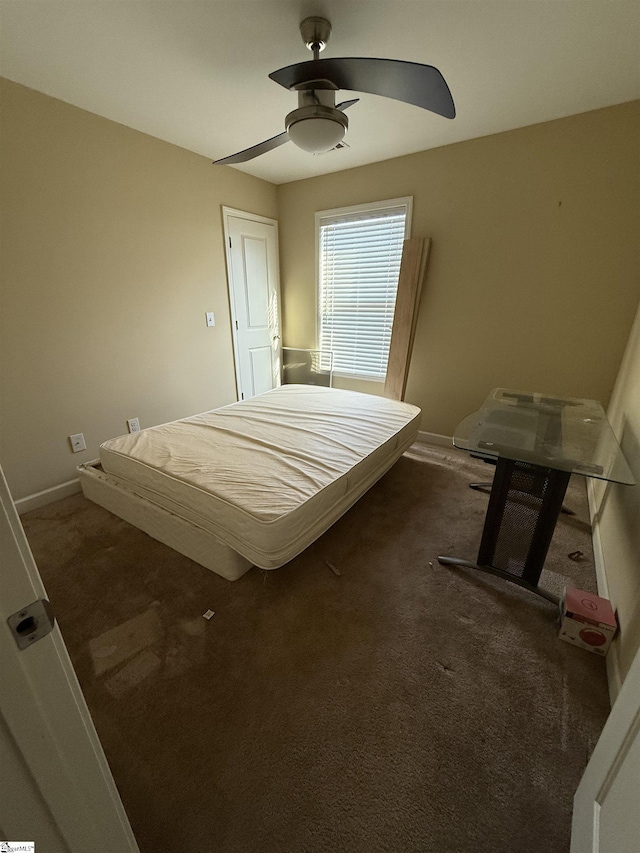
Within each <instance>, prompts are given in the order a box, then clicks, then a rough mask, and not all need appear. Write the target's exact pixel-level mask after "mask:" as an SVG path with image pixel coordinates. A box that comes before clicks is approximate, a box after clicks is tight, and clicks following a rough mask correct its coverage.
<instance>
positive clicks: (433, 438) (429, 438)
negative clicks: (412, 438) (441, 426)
mask: <svg viewBox="0 0 640 853" xmlns="http://www.w3.org/2000/svg"><path fill="white" fill-rule="evenodd" d="M417 440H418V442H419V443H420V444H433V445H435V446H436V447H453V439H452V438H451V436H450V435H438V433H437V432H424V431H423V430H419V431H418V439H417Z"/></svg>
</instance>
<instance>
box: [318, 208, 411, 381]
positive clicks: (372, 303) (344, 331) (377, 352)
mask: <svg viewBox="0 0 640 853" xmlns="http://www.w3.org/2000/svg"><path fill="white" fill-rule="evenodd" d="M407 208H408V205H407V204H406V203H403V204H400V205H395V206H393V207H389V208H381V209H375V210H364V211H363V210H358V212H355V213H352V214H348V213H346V212H342V215H341V214H340V212H339V211H331V214H333V215H327V216H325V215H323V214H320V215H319V218H318V224H319V235H318V237H319V267H320V268H319V308H320V311H319V327H320V328H319V332H320V334H319V337H320V349H321V350H331V351H332V352H333V369H334V372H335V373H339V374H342V375H347V376H354V377H364V378H371V379H384V377H385V374H386V370H387V361H388V358H389V344H390V341H391V327H392V325H393V314H394V310H395V302H396V292H397V290H398V275H399V272H400V261H401V258H402V245H403V240H404V238H405V228H406V219H407Z"/></svg>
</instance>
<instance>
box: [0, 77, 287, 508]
mask: <svg viewBox="0 0 640 853" xmlns="http://www.w3.org/2000/svg"><path fill="white" fill-rule="evenodd" d="M0 95H1V103H2V107H1V109H2V113H1V120H2V133H1V150H0V155H1V174H0V180H1V183H0V192H1V203H2V221H1V232H2V244H1V246H0V250H1V255H0V259H1V275H2V326H1V346H2V350H1V361H0V368H1V371H2V389H1V390H2V398H1V401H0V402H1V405H2V444H1V448H0V460H1V461H2V465H3V467H4V469H5V473H6V475H7V479H8V481H9V485H10V488H11V490H12V493H13V496H14V498H15V499H18V498H20V497H23V496H25V495H29V494H33V493H34V492H37V491H40V490H42V489H46V488H49V487H52V486H55V485H58V484H60V483H62V482H64V481H67V480H70V479H72V478H74V477H75V476H76V474H75V466H76V465H77V464H78V463H79V462H81V461H84V460H87V459H92V458H95V457H96V456H97V453H98V444H99V443H100V442H101V441H103V440H105V439H107V438H109V437H112V436H114V435H118V434H120V433H123V432H126V429H127V426H126V420H127V418H131V417H139V418H140V422H141V424H142V426H150V425H152V424H156V423H162V422H164V421H168V420H173V419H174V418H178V417H184V416H187V415H190V414H193V413H196V412H201V411H204V410H206V409H210V408H213V407H215V406H219V405H223V404H225V403H229V402H231V401H233V400H234V399H235V380H234V371H233V354H232V344H231V332H230V321H229V307H228V297H227V285H226V272H225V256H224V249H223V237H222V217H221V210H220V208H221V205H229V206H232V207H236V208H240V209H243V210H247V211H251V212H253V213H258V214H262V215H264V216H270V217H275V216H276V214H277V207H276V189H275V187H274V186H273V185H272V184H269V183H268V182H266V181H260V180H258V179H256V178H253V177H250V176H248V175H244V174H242V173H241V172H238V171H237V170H234V169H229V168H220V167H219V168H216V167H214V166H212V165H211V163H210V161H209V160H207V159H206V158H204V157H200V156H198V155H196V154H192V153H189V152H187V151H185V150H183V149H180V148H177V147H175V146H172V145H169V144H167V143H165V142H161V141H159V140H157V139H154V138H152V137H150V136H146V135H144V134H142V133H138V132H136V131H133V130H131V129H129V128H126V127H123V126H122V125H118V124H115V123H114V122H111V121H108V120H106V119H103V118H99V117H98V116H95V115H92V114H91V113H88V112H85V111H83V110H79V109H76V108H75V107H71V106H69V105H67V104H64V103H62V102H61V101H58V100H54V99H52V98H49V97H47V96H45V95H42V94H39V93H37V92H34V91H31V90H29V89H26V88H24V87H22V86H18V85H16V84H14V83H10V82H8V81H2V82H1V91H0ZM205 311H214V312H215V316H216V326H215V327H214V328H207V327H206V325H205V318H204V313H205ZM77 432H83V433H84V435H85V437H86V440H87V448H88V449H87V451H86V452H84V453H77V454H73V453H72V452H71V450H70V447H69V443H68V438H67V437H68V436H69V435H70V434H72V433H77Z"/></svg>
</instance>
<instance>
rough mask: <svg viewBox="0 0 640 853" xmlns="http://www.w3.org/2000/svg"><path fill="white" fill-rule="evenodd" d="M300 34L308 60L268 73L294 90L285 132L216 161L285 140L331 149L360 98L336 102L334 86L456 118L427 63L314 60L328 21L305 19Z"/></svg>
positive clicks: (240, 157)
mask: <svg viewBox="0 0 640 853" xmlns="http://www.w3.org/2000/svg"><path fill="white" fill-rule="evenodd" d="M300 33H301V35H302V40H303V41H304V43H305V45H306V46H307V47H308V48H309V50H310V51H312V52H313V59H312V60H310V61H308V62H298V63H296V64H295V65H287V66H286V67H285V68H279V69H278V70H277V71H274V72H273V73H272V74H269V77H270V78H271V79H272V80H275V82H276V83H279V84H280V85H281V86H284V88H285V89H290V90H293V91H296V92H297V93H298V108H297V109H295V110H293V112H290V113H289V114H288V115H287V117H286V118H285V128H286V130H285V131H284V132H283V133H279V134H278V135H277V136H272V137H271V139H267V140H265V141H264V142H260V143H258V145H253V146H251V148H245V149H244V150H243V151H239V152H238V153H237V154H232V155H231V156H230V157H223V158H222V159H221V160H214V164H215V165H222V164H225V165H228V164H232V163H245V162H246V161H247V160H252V159H253V158H254V157H259V156H260V155H261V154H266V152H267V151H272V150H273V149H274V148H278V146H280V145H284V143H285V142H289V140H291V142H293V143H294V145H297V146H298V148H302V150H303V151H309V152H311V153H313V154H319V153H322V152H325V151H330V150H331V149H332V148H335V147H336V146H337V145H339V144H340V143H341V142H342V139H343V138H344V135H345V133H346V131H347V128H348V127H349V119H348V118H347V116H346V115H345V114H344V111H345V110H347V109H348V108H349V107H351V106H353V104H357V103H358V100H359V99H358V98H354V99H353V100H351V101H342V103H339V104H336V102H335V93H336V91H337V90H338V89H347V90H349V91H357V92H368V93H369V94H372V95H384V96H385V97H387V98H394V99H395V100H397V101H405V102H406V103H408V104H414V105H415V106H417V107H422V108H423V109H425V110H430V111H431V112H434V113H438V115H441V116H444V117H445V118H454V117H455V114H456V108H455V106H454V103H453V98H452V97H451V92H450V91H449V87H448V86H447V83H446V81H445V79H444V77H443V76H442V74H441V73H440V72H439V71H438V69H437V68H434V67H433V66H432V65H421V64H420V63H418V62H404V61H403V60H401V59H372V58H371V59H367V58H360V57H354V56H352V57H345V58H342V59H319V55H320V51H321V50H324V48H325V47H326V44H327V42H328V41H329V36H330V34H331V24H330V23H329V21H327V20H326V19H325V18H318V17H311V18H305V19H304V21H302V23H301V24H300Z"/></svg>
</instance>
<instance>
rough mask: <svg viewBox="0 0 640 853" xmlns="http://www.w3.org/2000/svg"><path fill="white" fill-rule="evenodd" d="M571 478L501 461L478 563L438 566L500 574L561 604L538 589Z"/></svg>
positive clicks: (446, 560)
mask: <svg viewBox="0 0 640 853" xmlns="http://www.w3.org/2000/svg"><path fill="white" fill-rule="evenodd" d="M570 476H571V475H570V474H569V473H568V472H567V471H557V470H556V469H554V468H545V467H542V466H540V465H533V464H531V463H529V462H518V461H515V460H512V459H503V458H500V459H498V460H497V464H496V473H495V477H494V480H493V484H492V487H491V496H490V498H489V506H488V507H487V514H486V517H485V522H484V530H483V533H482V541H481V543H480V550H479V551H478V560H477V562H476V563H474V562H472V561H470V560H464V559H459V558H457V557H446V556H440V557H438V562H440V563H442V564H444V565H455V566H465V567H467V568H471V569H477V570H479V571H484V572H487V573H489V574H492V575H496V576H497V577H500V578H502V579H503V580H508V581H510V582H511V583H515V584H517V585H518V586H521V587H523V588H524V589H528V590H529V591H530V592H533V593H535V594H536V595H540V596H542V597H543V598H546V599H547V600H548V601H551V602H553V603H554V604H558V603H559V599H558V597H557V596H556V595H554V594H553V593H551V592H549V591H548V590H545V589H543V588H541V587H539V586H538V580H539V579H540V574H541V572H542V567H543V565H544V561H545V558H546V556H547V551H548V550H549V544H550V543H551V537H552V536H553V531H554V529H555V526H556V521H557V520H558V515H559V514H560V510H561V508H562V500H563V498H564V495H565V492H566V490H567V486H568V484H569V479H570Z"/></svg>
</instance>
